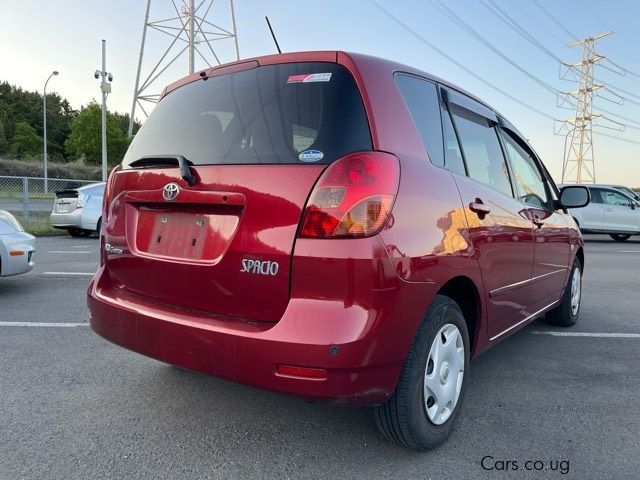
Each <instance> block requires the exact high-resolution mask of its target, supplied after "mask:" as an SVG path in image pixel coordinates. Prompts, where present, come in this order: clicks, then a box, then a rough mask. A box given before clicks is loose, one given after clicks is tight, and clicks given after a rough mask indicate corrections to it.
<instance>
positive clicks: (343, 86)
mask: <svg viewBox="0 0 640 480" xmlns="http://www.w3.org/2000/svg"><path fill="white" fill-rule="evenodd" d="M370 149H371V138H370V133H369V127H368V123H367V120H366V115H365V111H364V107H363V104H362V100H361V97H360V94H359V92H358V89H357V86H356V84H355V82H354V80H353V78H352V77H351V74H350V73H349V72H348V71H347V70H346V69H345V68H343V67H341V66H339V65H337V64H335V63H324V62H307V63H289V64H280V65H267V66H262V67H256V68H250V69H247V70H243V71H239V72H234V73H231V74H227V75H221V76H213V77H211V78H208V79H207V80H198V81H196V82H193V83H191V84H188V85H185V86H183V87H180V88H178V89H177V90H175V91H173V92H172V93H170V94H169V95H167V96H166V97H165V98H164V99H163V100H162V101H161V102H160V103H159V104H158V106H157V107H156V108H155V110H154V111H153V112H152V114H151V115H150V117H149V119H148V120H147V122H146V123H145V125H144V126H143V128H142V129H141V130H140V131H139V132H138V134H137V135H136V137H135V139H134V141H133V143H132V145H131V146H130V148H129V150H128V152H127V154H126V156H125V158H124V160H123V163H122V168H121V170H120V171H118V172H116V173H115V174H113V178H112V179H111V181H110V185H109V188H108V190H107V194H108V199H107V203H108V212H109V213H108V215H107V222H106V223H105V238H104V242H105V243H106V244H107V246H106V252H105V255H106V258H107V260H106V262H107V268H106V271H107V274H108V278H109V279H110V280H111V282H112V286H113V287H114V288H118V289H120V290H122V291H124V292H126V293H129V294H131V295H137V296H142V297H145V298H146V299H150V300H152V301H155V302H158V303H162V304H166V305H170V306H172V307H177V308H182V309H187V310H194V311H198V312H204V313H210V314H216V315H226V316H229V317H234V318H235V317H239V318H243V319H249V320H256V321H272V322H273V321H277V320H278V319H279V318H280V316H281V315H282V313H283V312H284V310H285V308H286V305H287V303H288V300H289V289H290V273H291V272H290V270H291V253H292V250H293V245H294V241H295V238H296V232H297V229H298V224H299V222H300V219H301V216H302V212H303V209H304V207H305V203H306V201H307V197H308V196H309V193H310V191H311V190H312V188H313V186H314V184H315V182H316V180H317V179H318V177H319V176H320V174H321V173H322V171H323V170H324V168H326V166H327V165H328V164H329V163H331V162H332V161H334V160H336V159H338V158H339V157H341V156H343V155H345V154H347V153H350V152H353V151H358V150H370ZM179 157H182V158H184V159H186V160H187V161H188V162H189V164H190V165H191V167H190V168H189V169H188V170H187V171H188V172H189V173H190V174H191V175H193V177H194V182H193V185H189V182H188V181H187V180H185V178H186V177H185V178H183V177H184V174H182V175H181V170H180V168H179V166H178V158H179Z"/></svg>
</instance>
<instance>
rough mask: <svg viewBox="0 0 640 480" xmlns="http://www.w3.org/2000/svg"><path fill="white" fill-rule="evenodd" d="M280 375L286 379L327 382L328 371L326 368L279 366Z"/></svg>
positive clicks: (277, 371)
mask: <svg viewBox="0 0 640 480" xmlns="http://www.w3.org/2000/svg"><path fill="white" fill-rule="evenodd" d="M276 373H277V374H278V375H281V376H284V377H298V378H307V379H313V380H326V378H327V371H326V370H325V369H324V368H309V367H296V366H294V365H278V367H277V369H276Z"/></svg>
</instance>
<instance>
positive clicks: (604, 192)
mask: <svg viewBox="0 0 640 480" xmlns="http://www.w3.org/2000/svg"><path fill="white" fill-rule="evenodd" d="M584 186H585V187H587V188H589V191H590V192H591V202H590V203H589V205H587V206H586V207H584V208H580V209H576V210H571V216H572V217H573V218H574V219H575V221H576V222H577V224H578V227H579V228H580V231H581V232H582V233H596V234H607V235H609V236H610V237H611V238H613V239H614V240H615V241H617V242H624V241H626V240H628V239H629V238H630V237H631V236H632V235H640V202H638V200H636V199H635V198H634V197H631V196H629V195H627V194H626V193H625V192H624V191H622V190H620V189H619V187H609V186H603V185H584Z"/></svg>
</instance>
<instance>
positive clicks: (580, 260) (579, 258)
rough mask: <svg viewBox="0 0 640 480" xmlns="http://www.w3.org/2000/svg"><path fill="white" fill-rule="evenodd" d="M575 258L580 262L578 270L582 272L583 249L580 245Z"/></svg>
mask: <svg viewBox="0 0 640 480" xmlns="http://www.w3.org/2000/svg"><path fill="white" fill-rule="evenodd" d="M576 258H577V259H578V261H579V262H580V271H581V272H583V273H584V249H583V248H582V247H578V251H577V252H576Z"/></svg>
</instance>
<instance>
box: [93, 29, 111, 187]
mask: <svg viewBox="0 0 640 480" xmlns="http://www.w3.org/2000/svg"><path fill="white" fill-rule="evenodd" d="M93 76H94V77H95V78H101V81H100V92H102V181H103V182H106V181H107V95H108V94H110V93H111V82H112V81H113V75H112V74H111V73H110V72H107V41H106V40H102V70H96V71H95V72H94V74H93Z"/></svg>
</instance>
